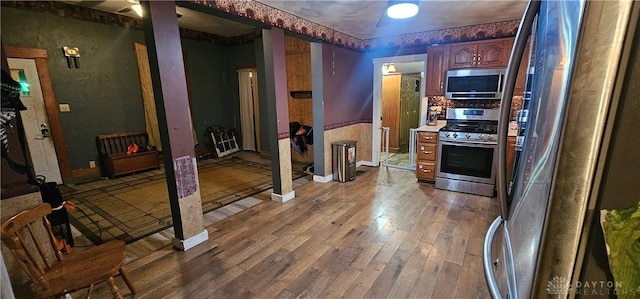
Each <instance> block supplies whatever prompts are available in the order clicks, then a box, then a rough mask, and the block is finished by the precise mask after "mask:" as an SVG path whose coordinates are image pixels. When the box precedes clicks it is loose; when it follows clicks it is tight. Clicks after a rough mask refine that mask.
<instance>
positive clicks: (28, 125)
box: [7, 58, 62, 184]
mask: <svg viewBox="0 0 640 299" xmlns="http://www.w3.org/2000/svg"><path fill="white" fill-rule="evenodd" d="M7 61H8V62H9V68H10V69H11V76H12V77H13V79H14V80H16V81H18V82H20V84H22V85H24V86H26V88H23V92H22V94H21V95H20V100H21V101H22V103H23V104H24V105H25V106H26V107H27V110H25V111H21V113H20V115H21V116H22V122H23V125H24V130H25V137H26V139H27V146H28V148H29V154H30V155H31V162H32V163H33V170H34V172H35V174H36V175H43V176H45V177H46V180H47V182H56V183H58V184H62V176H61V175H60V166H59V165H58V157H57V155H56V149H55V147H54V146H53V139H51V136H50V132H51V129H50V128H49V118H48V117H47V111H46V109H45V106H44V98H43V97H42V89H41V88H40V79H39V77H38V70H37V69H36V63H35V60H33V59H18V58H8V59H7Z"/></svg>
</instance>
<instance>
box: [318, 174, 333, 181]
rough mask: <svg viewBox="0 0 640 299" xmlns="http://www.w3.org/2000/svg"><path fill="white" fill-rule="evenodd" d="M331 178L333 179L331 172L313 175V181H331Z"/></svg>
mask: <svg viewBox="0 0 640 299" xmlns="http://www.w3.org/2000/svg"><path fill="white" fill-rule="evenodd" d="M331 180H333V174H330V175H327V176H321V175H314V176H313V181H314V182H319V183H328V182H331Z"/></svg>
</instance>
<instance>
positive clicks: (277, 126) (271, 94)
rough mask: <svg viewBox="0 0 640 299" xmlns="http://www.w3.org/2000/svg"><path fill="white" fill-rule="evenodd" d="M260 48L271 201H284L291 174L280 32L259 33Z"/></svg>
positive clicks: (290, 187)
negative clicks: (266, 121)
mask: <svg viewBox="0 0 640 299" xmlns="http://www.w3.org/2000/svg"><path fill="white" fill-rule="evenodd" d="M262 42H263V47H264V64H265V80H266V86H265V89H266V94H267V106H268V112H267V117H268V119H269V126H268V130H269V136H274V137H275V136H277V138H273V137H272V138H270V141H269V142H270V144H269V146H270V148H271V165H273V167H272V169H273V170H272V176H273V193H272V194H271V199H272V200H275V201H279V202H285V201H288V200H290V199H293V198H294V197H295V192H294V191H293V178H292V175H291V143H290V141H289V107H288V97H287V69H286V58H285V44H284V30H283V29H281V28H276V27H272V28H271V29H263V30H262Z"/></svg>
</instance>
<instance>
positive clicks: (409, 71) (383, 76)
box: [372, 54, 427, 171]
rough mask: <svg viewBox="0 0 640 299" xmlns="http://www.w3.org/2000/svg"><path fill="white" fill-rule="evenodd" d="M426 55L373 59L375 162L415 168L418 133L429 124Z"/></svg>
mask: <svg viewBox="0 0 640 299" xmlns="http://www.w3.org/2000/svg"><path fill="white" fill-rule="evenodd" d="M425 62H426V55H425V54H421V55H407V56H396V57H383V58H376V59H374V60H373V63H374V71H373V72H374V85H373V86H374V90H373V127H374V130H373V136H372V158H373V163H374V164H376V165H382V166H386V167H394V168H401V169H407V170H410V171H414V170H415V146H416V143H415V141H416V139H415V136H414V135H415V134H416V130H415V129H417V128H418V127H420V126H423V125H425V124H426V112H427V100H426V97H425V96H424V95H425V86H426V85H425V76H424V74H425Z"/></svg>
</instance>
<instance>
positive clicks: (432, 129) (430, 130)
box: [417, 120, 447, 132]
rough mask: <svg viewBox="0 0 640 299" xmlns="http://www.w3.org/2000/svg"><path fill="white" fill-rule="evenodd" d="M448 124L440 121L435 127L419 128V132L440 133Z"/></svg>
mask: <svg viewBox="0 0 640 299" xmlns="http://www.w3.org/2000/svg"><path fill="white" fill-rule="evenodd" d="M446 124H447V121H446V120H438V123H437V124H436V125H435V126H422V127H419V128H418V129H417V130H418V131H419V132H438V131H440V129H441V128H442V127H444V126H445V125H446Z"/></svg>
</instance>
